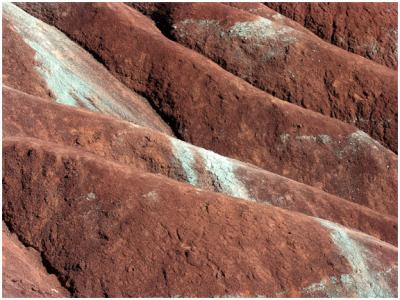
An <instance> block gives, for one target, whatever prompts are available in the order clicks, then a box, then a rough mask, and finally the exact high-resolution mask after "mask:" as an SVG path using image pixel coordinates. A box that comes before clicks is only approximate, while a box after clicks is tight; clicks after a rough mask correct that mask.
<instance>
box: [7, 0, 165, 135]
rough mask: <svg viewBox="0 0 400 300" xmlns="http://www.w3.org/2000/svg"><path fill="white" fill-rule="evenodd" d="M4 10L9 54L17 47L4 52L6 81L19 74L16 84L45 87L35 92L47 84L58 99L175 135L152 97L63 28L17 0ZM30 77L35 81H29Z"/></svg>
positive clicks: (26, 89)
mask: <svg viewBox="0 0 400 300" xmlns="http://www.w3.org/2000/svg"><path fill="white" fill-rule="evenodd" d="M3 13H4V14H3V18H4V19H5V24H9V25H8V26H12V27H11V28H9V29H7V32H6V34H7V35H6V37H5V38H3V41H4V40H5V42H6V44H5V45H3V47H5V48H6V49H8V50H6V53H8V52H10V51H13V52H12V54H7V55H6V56H4V57H3V63H5V65H6V67H5V70H4V71H3V77H5V78H6V81H5V83H6V84H9V82H8V79H7V78H13V79H12V80H18V82H15V83H13V82H11V84H10V86H12V87H16V88H17V89H20V90H22V91H25V92H28V93H32V94H34V95H38V96H42V95H43V92H41V94H38V93H39V92H37V93H35V92H32V86H36V87H39V86H46V87H47V88H48V90H49V92H50V94H51V95H52V98H53V99H54V100H55V101H56V102H58V103H63V104H66V105H71V106H78V107H85V108H86V109H89V110H91V111H95V112H101V113H105V114H109V115H111V116H114V117H116V118H119V119H123V120H127V121H131V122H134V123H136V124H139V125H143V126H148V127H151V128H154V129H157V130H160V131H162V132H165V133H168V134H172V132H171V129H170V128H169V127H168V126H167V125H166V124H165V123H164V122H163V121H162V120H161V119H160V117H159V116H158V115H157V114H156V113H155V112H154V111H153V110H152V108H151V106H150V105H149V103H148V102H147V101H146V99H144V98H143V97H141V96H139V95H138V94H136V93H133V92H132V91H130V90H129V89H127V88H126V87H125V86H124V85H123V84H121V83H120V82H119V81H118V80H117V79H115V78H114V77H113V76H112V75H111V74H109V73H108V72H107V70H106V69H105V68H104V66H102V65H101V64H100V63H99V62H97V61H96V60H95V59H94V58H93V57H92V56H91V55H90V54H89V53H87V52H86V51H84V50H83V49H82V48H81V47H79V46H78V45H76V44H75V43H73V42H72V41H71V40H70V39H68V38H67V37H66V36H65V35H64V34H63V33H61V32H60V31H58V30H56V29H55V28H53V27H51V26H49V25H47V24H45V23H43V22H41V21H40V20H38V19H36V18H34V17H32V16H30V15H29V14H27V13H25V12H24V11H23V10H21V9H18V8H17V7H16V6H14V5H13V4H11V3H5V4H4V5H3ZM32 28H35V30H32ZM15 43H18V47H17V48H15V46H14V44H15ZM19 49H21V51H22V52H19V51H18V50H19ZM25 55H26V56H25ZM15 70H18V71H15ZM26 70H27V71H26ZM15 72H19V73H22V74H23V75H22V76H19V73H17V74H16V73H15ZM30 76H32V79H34V80H29V79H28V78H29V77H30ZM10 80H11V79H10ZM37 81H40V84H38V83H36V82H37Z"/></svg>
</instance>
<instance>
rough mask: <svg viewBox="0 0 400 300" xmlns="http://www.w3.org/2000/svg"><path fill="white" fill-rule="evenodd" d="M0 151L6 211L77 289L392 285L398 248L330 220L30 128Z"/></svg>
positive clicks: (218, 292) (393, 291) (268, 290)
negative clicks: (239, 196)
mask: <svg viewBox="0 0 400 300" xmlns="http://www.w3.org/2000/svg"><path fill="white" fill-rule="evenodd" d="M3 157H4V164H3V168H4V171H3V217H4V220H5V222H6V223H7V225H8V226H9V227H10V229H12V230H13V231H14V232H16V233H17V235H18V236H19V238H20V239H21V240H22V241H23V242H24V243H25V244H27V245H30V246H32V247H34V248H35V249H36V250H37V251H39V252H40V253H41V255H42V257H43V258H44V259H45V260H46V262H47V263H48V264H49V265H51V266H52V268H53V269H54V271H55V272H56V274H57V276H58V278H59V280H60V281H61V282H62V284H63V285H64V286H65V287H67V289H68V290H69V291H70V292H71V293H72V295H73V296H91V297H103V296H110V297H129V296H130V297H135V296H136V297H138V296H177V295H180V296H197V297H209V296H227V295H232V296H256V295H262V296H270V297H271V296H310V297H311V296H336V297H352V296H359V297H396V295H397V287H396V286H397V248H395V247H393V246H391V245H389V244H386V243H384V242H382V241H379V240H376V239H373V238H371V237H370V236H367V235H364V234H362V233H359V232H354V231H351V230H348V229H345V228H343V227H340V226H338V225H335V224H334V223H331V222H328V221H325V220H318V219H313V218H309V217H305V216H303V215H301V214H297V213H289V212H288V211H286V210H282V209H279V208H274V207H272V206H265V205H260V204H256V203H249V202H245V201H240V200H238V201H236V200H235V201H233V200H232V199H230V198H229V197H225V196H223V195H221V194H216V193H210V192H204V191H199V190H196V189H194V188H193V187H191V186H190V185H186V184H182V183H178V182H176V181H173V180H170V179H167V178H163V180H162V182H161V181H160V179H161V176H159V175H158V176H157V175H153V174H148V173H143V172H142V171H137V170H134V169H132V168H127V167H126V166H123V165H119V164H116V163H112V162H109V161H106V160H99V159H98V157H97V156H93V155H90V154H87V153H84V152H82V151H77V150H74V149H71V148H69V147H64V146H61V147H60V146H58V145H55V144H49V143H46V142H44V141H40V140H36V139H29V138H7V139H5V140H4V144H3ZM32 198H34V199H36V201H30V200H29V199H32ZM82 228H84V230H82Z"/></svg>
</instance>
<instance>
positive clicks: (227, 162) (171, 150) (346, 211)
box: [3, 87, 397, 245]
mask: <svg viewBox="0 0 400 300" xmlns="http://www.w3.org/2000/svg"><path fill="white" fill-rule="evenodd" d="M3 115H4V119H3V136H4V137H12V136H20V137H35V138H39V139H41V140H46V141H50V142H53V143H57V144H58V145H65V146H71V147H75V148H76V149H79V150H84V151H88V152H91V153H93V154H96V155H98V156H100V157H103V158H106V159H108V160H113V161H115V162H119V163H122V164H124V165H127V166H130V167H131V168H137V169H140V170H143V171H145V172H151V173H156V174H161V175H165V176H168V177H170V178H172V179H176V180H179V181H184V182H187V183H190V184H191V185H193V186H196V187H197V188H200V189H202V190H208V191H215V192H220V193H223V194H226V195H228V196H233V197H238V198H241V199H245V200H248V201H257V202H261V203H264V204H267V205H274V206H278V207H281V208H285V209H288V210H292V211H298V212H301V213H304V214H306V215H309V216H314V217H319V218H323V219H326V220H330V221H333V222H335V223H339V224H342V225H344V226H347V227H349V228H354V229H357V230H360V231H363V232H365V233H368V234H370V235H372V236H375V237H377V238H379V239H381V240H384V241H387V242H389V243H392V244H393V245H397V218H395V217H389V216H386V215H383V214H380V213H377V212H376V211H375V210H373V209H368V208H365V207H363V206H372V207H379V206H380V205H381V203H382V202H384V201H382V200H381V201H380V202H377V203H373V204H372V205H369V203H361V204H362V205H363V206H360V205H356V204H353V203H351V202H349V201H346V200H344V199H340V198H338V197H335V196H333V195H330V194H327V193H324V192H322V191H321V190H319V189H316V188H312V187H310V186H307V185H304V184H300V183H298V182H295V181H293V180H290V179H287V178H285V177H281V176H278V175H276V174H273V173H270V172H268V171H264V170H262V169H260V168H257V167H255V166H252V165H250V164H244V163H242V162H240V161H236V160H233V159H229V158H227V157H223V156H220V155H218V154H216V153H214V152H211V151H207V150H205V149H202V148H198V147H195V146H192V145H190V144H187V143H184V142H182V141H179V140H177V139H175V138H171V137H169V136H166V135H163V134H161V133H158V132H156V131H153V130H149V129H146V128H144V127H138V126H133V125H132V124H129V123H126V122H121V121H117V120H115V119H111V118H109V117H105V116H100V115H97V114H94V113H90V112H85V111H83V110H76V109H72V108H68V107H65V106H60V105H57V104H52V103H47V102H45V101H43V100H42V99H38V98H36V97H32V96H29V95H27V94H24V93H21V92H18V91H16V90H13V89H10V88H7V87H4V89H3ZM44 116H46V117H44ZM66 119H68V121H67V122H66V121H64V120H66ZM104 128H107V130H104ZM389 205H390V206H392V205H394V203H391V204H389Z"/></svg>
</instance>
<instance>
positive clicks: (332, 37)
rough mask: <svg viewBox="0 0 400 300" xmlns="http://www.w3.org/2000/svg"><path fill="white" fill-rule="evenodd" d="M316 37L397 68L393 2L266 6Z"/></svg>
mask: <svg viewBox="0 0 400 300" xmlns="http://www.w3.org/2000/svg"><path fill="white" fill-rule="evenodd" d="M266 5H268V6H269V7H270V8H272V9H274V10H276V11H277V12H279V13H281V14H283V15H285V16H286V17H289V18H291V19H293V20H295V21H297V22H298V23H299V24H301V25H303V26H304V27H306V28H307V29H309V30H311V31H312V32H314V33H315V34H316V35H318V36H319V37H320V38H322V39H324V40H326V41H327V42H330V43H332V44H334V45H336V46H338V47H341V48H343V49H345V50H347V51H349V52H352V53H356V54H359V55H361V56H364V57H366V58H368V59H371V60H373V61H376V62H377V63H380V64H382V65H386V66H387V67H389V68H392V69H397V34H398V28H397V3H357V4H355V3H322V2H321V3H279V2H268V3H266Z"/></svg>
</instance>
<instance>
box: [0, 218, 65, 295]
mask: <svg viewBox="0 0 400 300" xmlns="http://www.w3.org/2000/svg"><path fill="white" fill-rule="evenodd" d="M2 226H3V231H2V238H3V265H2V266H3V269H2V271H3V293H2V295H3V297H5V298H26V297H29V298H30V297H34V298H39V297H46V298H50V297H51V298H53V297H68V296H69V293H68V292H67V291H66V290H65V289H64V288H63V287H61V285H60V283H59V282H58V280H57V278H56V276H55V275H54V274H49V273H48V272H47V270H46V269H45V268H44V266H43V265H42V261H41V257H40V255H39V253H38V252H37V251H36V250H34V249H33V248H29V247H25V246H24V245H23V244H22V243H21V242H20V241H19V240H18V238H17V236H16V235H15V234H11V233H10V232H9V231H8V230H7V228H6V225H5V224H3V225H2Z"/></svg>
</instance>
